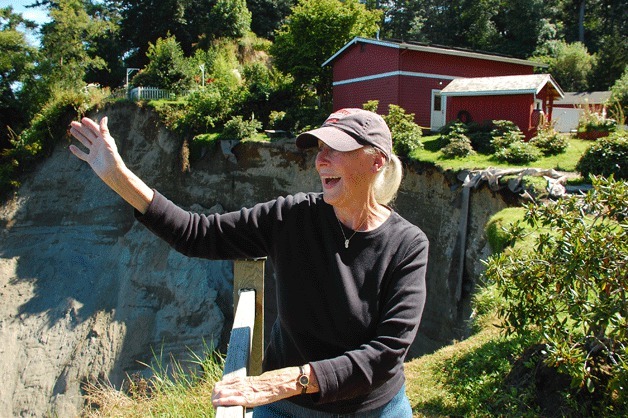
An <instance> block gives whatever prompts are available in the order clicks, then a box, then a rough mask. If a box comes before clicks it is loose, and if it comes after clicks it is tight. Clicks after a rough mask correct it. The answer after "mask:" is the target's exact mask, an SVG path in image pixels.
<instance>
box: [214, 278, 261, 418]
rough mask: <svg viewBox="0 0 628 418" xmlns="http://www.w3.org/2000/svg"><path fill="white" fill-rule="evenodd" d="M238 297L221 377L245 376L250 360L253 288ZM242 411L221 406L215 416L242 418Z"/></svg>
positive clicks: (218, 417)
mask: <svg viewBox="0 0 628 418" xmlns="http://www.w3.org/2000/svg"><path fill="white" fill-rule="evenodd" d="M238 299H239V300H238V304H237V308H236V315H235V318H234V319H233V328H232V329H231V337H230V338H229V348H228V350H227V358H226V359H225V370H224V373H223V379H225V378H229V377H237V376H239V377H245V376H247V366H248V363H249V362H250V353H251V344H252V343H251V342H252V339H253V327H254V323H255V290H252V289H251V290H245V291H243V292H240V295H239V298H238ZM244 413H245V411H244V407H242V406H223V407H219V408H218V409H217V410H216V418H236V417H237V418H243V417H244Z"/></svg>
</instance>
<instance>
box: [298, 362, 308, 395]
mask: <svg viewBox="0 0 628 418" xmlns="http://www.w3.org/2000/svg"><path fill="white" fill-rule="evenodd" d="M297 384H298V385H300V386H301V395H304V394H305V392H307V385H309V384H310V378H309V376H308V375H307V374H305V368H303V366H299V377H297Z"/></svg>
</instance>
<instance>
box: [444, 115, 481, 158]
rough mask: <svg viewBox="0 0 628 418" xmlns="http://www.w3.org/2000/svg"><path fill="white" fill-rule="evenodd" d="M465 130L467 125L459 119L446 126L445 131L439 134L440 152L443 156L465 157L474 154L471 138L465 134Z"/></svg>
mask: <svg viewBox="0 0 628 418" xmlns="http://www.w3.org/2000/svg"><path fill="white" fill-rule="evenodd" d="M466 132H467V127H466V126H465V124H464V123H462V122H459V121H456V122H455V123H453V124H451V125H449V126H448V127H447V129H446V131H445V133H444V134H442V135H441V143H442V144H443V147H442V148H441V152H442V153H443V155H444V156H445V158H456V157H467V156H469V155H472V154H475V151H474V150H473V147H472V146H471V140H470V139H469V137H468V136H467V135H465V133H466Z"/></svg>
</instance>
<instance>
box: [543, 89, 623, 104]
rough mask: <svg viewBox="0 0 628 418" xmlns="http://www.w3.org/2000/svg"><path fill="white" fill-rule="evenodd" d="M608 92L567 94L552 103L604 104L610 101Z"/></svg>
mask: <svg viewBox="0 0 628 418" xmlns="http://www.w3.org/2000/svg"><path fill="white" fill-rule="evenodd" d="M610 97H611V92H610V91H590V92H569V93H565V96H564V97H563V98H562V99H560V100H556V101H555V102H554V104H555V105H559V104H560V105H584V104H604V103H606V102H607V101H608V99H610Z"/></svg>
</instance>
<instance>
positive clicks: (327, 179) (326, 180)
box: [323, 177, 340, 186]
mask: <svg viewBox="0 0 628 418" xmlns="http://www.w3.org/2000/svg"><path fill="white" fill-rule="evenodd" d="M339 181H340V177H324V178H323V184H324V185H325V186H334V185H335V184H336V183H338V182H339Z"/></svg>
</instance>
